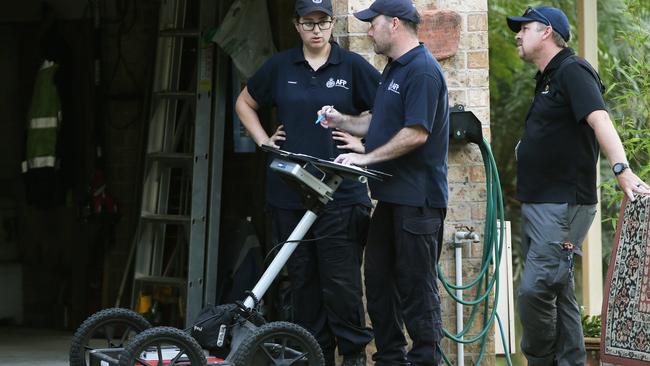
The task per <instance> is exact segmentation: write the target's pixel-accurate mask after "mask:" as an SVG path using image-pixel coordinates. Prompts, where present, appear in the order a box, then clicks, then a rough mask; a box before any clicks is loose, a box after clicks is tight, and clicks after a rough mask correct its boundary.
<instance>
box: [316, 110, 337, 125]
mask: <svg viewBox="0 0 650 366" xmlns="http://www.w3.org/2000/svg"><path fill="white" fill-rule="evenodd" d="M332 109H334V106H330V107H329V109H328V110H330V111H331V110H332ZM325 113H326V112H323V113H322V114H321V115H320V116H318V118H317V119H316V122H314V124H315V125H317V124H319V123H321V121H323V120H324V119H325V118H326V117H325Z"/></svg>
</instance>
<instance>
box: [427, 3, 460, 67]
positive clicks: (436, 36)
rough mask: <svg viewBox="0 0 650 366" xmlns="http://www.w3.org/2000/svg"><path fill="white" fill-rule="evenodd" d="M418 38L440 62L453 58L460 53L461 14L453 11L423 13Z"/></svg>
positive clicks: (443, 10) (442, 10) (438, 10)
mask: <svg viewBox="0 0 650 366" xmlns="http://www.w3.org/2000/svg"><path fill="white" fill-rule="evenodd" d="M421 15H422V21H421V23H420V30H419V32H418V37H419V38H420V41H422V42H423V43H424V44H425V46H426V47H427V48H428V49H429V51H431V53H432V54H433V56H435V58H436V59H438V60H444V59H446V58H449V57H452V56H453V55H455V54H456V51H458V43H459V42H460V32H461V30H462V27H463V24H462V23H463V22H462V18H461V16H460V14H458V13H456V12H455V11H452V10H447V9H436V10H424V11H422V14H421Z"/></svg>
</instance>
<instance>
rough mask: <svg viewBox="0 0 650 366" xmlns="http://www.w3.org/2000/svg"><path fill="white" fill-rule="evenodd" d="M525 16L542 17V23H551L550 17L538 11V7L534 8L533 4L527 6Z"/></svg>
mask: <svg viewBox="0 0 650 366" xmlns="http://www.w3.org/2000/svg"><path fill="white" fill-rule="evenodd" d="M531 14H532V16H531ZM523 16H524V17H527V18H540V19H541V21H542V23H544V24H546V25H549V26H550V25H551V21H550V20H548V18H547V17H546V16H545V15H544V14H542V13H540V12H539V11H537V9H535V8H533V7H532V6H529V7H528V8H526V11H525V12H524V15H523Z"/></svg>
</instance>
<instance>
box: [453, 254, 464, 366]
mask: <svg viewBox="0 0 650 366" xmlns="http://www.w3.org/2000/svg"><path fill="white" fill-rule="evenodd" d="M454 254H455V262H456V286H460V285H462V284H463V247H462V244H461V243H456V244H455V248H454ZM456 297H458V298H459V299H461V300H462V299H463V290H460V289H458V290H456ZM462 331H463V304H461V303H459V302H457V303H456V332H457V333H460V332H462ZM460 339H463V337H460ZM464 346H465V345H464V344H463V343H460V342H458V343H457V344H456V347H457V350H456V352H457V363H456V365H458V366H464V365H465V349H464Z"/></svg>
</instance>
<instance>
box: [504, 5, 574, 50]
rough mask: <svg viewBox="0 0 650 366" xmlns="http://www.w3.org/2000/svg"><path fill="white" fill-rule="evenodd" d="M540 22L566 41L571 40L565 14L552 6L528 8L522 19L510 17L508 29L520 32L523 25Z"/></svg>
mask: <svg viewBox="0 0 650 366" xmlns="http://www.w3.org/2000/svg"><path fill="white" fill-rule="evenodd" d="M527 22H540V23H542V24H546V25H550V26H551V27H552V28H553V30H554V31H556V32H558V33H559V34H560V35H561V36H562V38H563V39H564V40H565V41H567V42H568V41H569V39H570V38H571V26H570V25H569V19H567V17H566V15H565V14H564V12H563V11H562V10H560V9H558V8H554V7H552V6H540V7H537V8H532V7H528V9H526V11H525V12H524V15H522V16H520V17H508V27H510V29H511V30H512V31H513V32H519V30H520V29H521V23H527Z"/></svg>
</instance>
